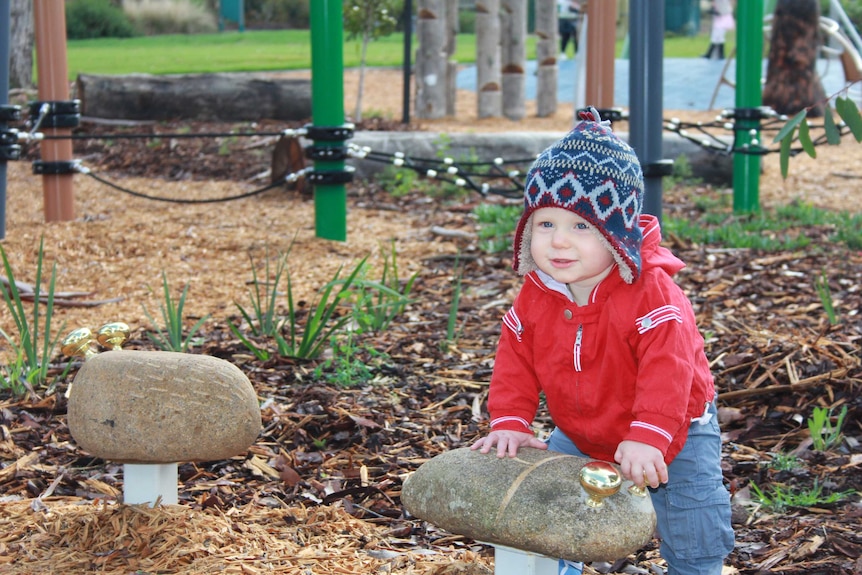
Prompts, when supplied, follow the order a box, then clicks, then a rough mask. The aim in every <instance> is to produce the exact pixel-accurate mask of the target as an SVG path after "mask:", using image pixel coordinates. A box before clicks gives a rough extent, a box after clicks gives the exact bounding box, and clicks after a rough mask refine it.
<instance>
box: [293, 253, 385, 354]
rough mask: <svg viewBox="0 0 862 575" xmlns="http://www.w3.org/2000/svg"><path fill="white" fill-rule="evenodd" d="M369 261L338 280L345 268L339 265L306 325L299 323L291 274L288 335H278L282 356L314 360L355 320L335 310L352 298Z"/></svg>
mask: <svg viewBox="0 0 862 575" xmlns="http://www.w3.org/2000/svg"><path fill="white" fill-rule="evenodd" d="M367 260H368V256H366V257H364V258H362V261H360V262H359V263H358V264H357V265H356V267H355V268H354V269H353V271H352V272H350V274H349V275H348V276H347V277H346V278H345V279H343V280H341V279H339V276H340V275H341V270H342V267H341V266H339V268H338V270H337V271H336V272H335V277H333V278H332V281H330V282H328V283H327V284H326V285H325V286H324V287H323V289H322V291H321V292H320V297H319V298H318V300H317V302H316V303H315V304H313V305H312V307H311V308H310V311H309V313H308V315H307V316H306V318H305V323H304V324H301V323H300V321H299V314H298V313H297V308H296V306H295V303H294V300H293V286H292V283H291V279H290V273H289V272H288V274H287V320H286V322H285V324H284V328H283V329H282V332H286V335H282V334H281V333H280V334H276V345H277V346H278V353H279V355H281V356H282V357H293V358H297V359H314V358H316V357H317V356H319V355H320V352H321V350H322V349H323V346H324V345H325V344H326V342H327V341H328V340H329V338H330V336H332V335H333V334H334V333H336V332H337V331H338V330H340V329H341V328H343V327H344V326H345V325H347V323H348V322H350V320H351V319H352V315H351V314H347V313H345V314H343V315H337V314H336V311H337V309H338V307H339V306H340V305H341V304H342V302H344V301H347V300H348V299H349V297H350V293H351V288H352V286H353V282H354V281H355V280H356V278H357V276H358V275H359V273H360V271H361V270H362V269H363V267H364V266H365V262H366V261H367ZM336 286H338V289H337V290H336V289H335V288H336Z"/></svg>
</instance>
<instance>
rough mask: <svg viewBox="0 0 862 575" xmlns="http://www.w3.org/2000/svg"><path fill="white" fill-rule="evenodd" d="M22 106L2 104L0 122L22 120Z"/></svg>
mask: <svg viewBox="0 0 862 575" xmlns="http://www.w3.org/2000/svg"><path fill="white" fill-rule="evenodd" d="M20 121H21V106H6V105H3V106H0V123H7V122H20Z"/></svg>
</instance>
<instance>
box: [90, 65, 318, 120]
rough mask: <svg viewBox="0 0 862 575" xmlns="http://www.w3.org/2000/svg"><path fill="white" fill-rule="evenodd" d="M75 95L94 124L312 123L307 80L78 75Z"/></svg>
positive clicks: (240, 76)
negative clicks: (102, 121)
mask: <svg viewBox="0 0 862 575" xmlns="http://www.w3.org/2000/svg"><path fill="white" fill-rule="evenodd" d="M76 91H77V94H76V97H77V98H78V99H79V100H80V101H81V114H82V115H84V116H91V117H96V118H108V119H123V120H179V119H182V120H200V121H218V122H246V121H258V120H263V119H270V120H287V121H301V120H306V119H310V118H311V80H308V79H298V78H275V77H272V76H270V75H266V74H255V73H235V74H234V73H231V74H181V75H167V76H154V75H151V74H130V75H127V76H96V75H89V74H81V75H79V76H78V80H77V83H76Z"/></svg>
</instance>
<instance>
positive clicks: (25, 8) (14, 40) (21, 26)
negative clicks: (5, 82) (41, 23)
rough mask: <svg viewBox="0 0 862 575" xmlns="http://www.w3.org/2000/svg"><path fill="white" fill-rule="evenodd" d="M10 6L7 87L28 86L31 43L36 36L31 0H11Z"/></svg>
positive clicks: (30, 70) (31, 57)
mask: <svg viewBox="0 0 862 575" xmlns="http://www.w3.org/2000/svg"><path fill="white" fill-rule="evenodd" d="M11 8H12V10H11V18H10V19H9V24H10V28H11V30H12V36H11V38H10V39H9V51H10V62H9V87H11V88H30V87H32V86H33V44H34V42H35V37H36V31H35V24H34V22H33V2H32V1H31V0H12V4H11Z"/></svg>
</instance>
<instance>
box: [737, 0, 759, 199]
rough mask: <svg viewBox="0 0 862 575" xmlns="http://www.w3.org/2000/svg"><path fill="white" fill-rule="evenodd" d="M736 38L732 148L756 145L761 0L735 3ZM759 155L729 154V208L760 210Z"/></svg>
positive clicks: (757, 134) (757, 135)
mask: <svg viewBox="0 0 862 575" xmlns="http://www.w3.org/2000/svg"><path fill="white" fill-rule="evenodd" d="M738 10H739V13H738V15H737V19H736V21H737V39H736V112H737V113H736V135H735V136H734V138H735V141H734V147H735V149H737V150H739V149H744V148H746V147H752V146H754V147H756V144H758V143H759V142H760V138H761V133H760V118H759V117H758V114H757V110H758V109H759V108H760V107H761V105H762V103H763V94H762V92H761V86H760V79H761V76H762V70H763V0H745V2H739V4H738ZM759 191H760V156H758V155H755V154H745V153H740V152H736V153H734V156H733V211H734V212H737V213H740V212H757V211H760V199H759Z"/></svg>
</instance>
